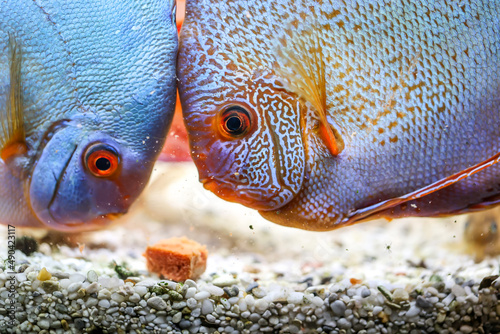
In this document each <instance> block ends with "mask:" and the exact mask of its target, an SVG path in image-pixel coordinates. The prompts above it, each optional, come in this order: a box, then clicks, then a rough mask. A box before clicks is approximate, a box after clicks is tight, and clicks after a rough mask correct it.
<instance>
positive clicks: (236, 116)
mask: <svg viewBox="0 0 500 334" xmlns="http://www.w3.org/2000/svg"><path fill="white" fill-rule="evenodd" d="M220 122H221V124H220V125H221V129H222V132H223V134H225V135H227V136H229V137H241V136H243V135H245V134H246V133H247V132H248V130H249V129H250V125H251V124H250V115H249V113H248V111H246V110H245V109H243V108H242V107H239V106H233V107H230V108H228V109H226V110H224V111H223V112H222V115H221V118H220Z"/></svg>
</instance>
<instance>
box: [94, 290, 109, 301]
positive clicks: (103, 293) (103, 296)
mask: <svg viewBox="0 0 500 334" xmlns="http://www.w3.org/2000/svg"><path fill="white" fill-rule="evenodd" d="M97 298H98V299H109V298H111V292H109V290H108V289H102V290H101V291H99V293H98V294H97Z"/></svg>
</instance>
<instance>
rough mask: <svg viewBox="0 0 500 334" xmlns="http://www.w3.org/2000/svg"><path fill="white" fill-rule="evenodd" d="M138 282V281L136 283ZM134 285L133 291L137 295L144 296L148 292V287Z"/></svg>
mask: <svg viewBox="0 0 500 334" xmlns="http://www.w3.org/2000/svg"><path fill="white" fill-rule="evenodd" d="M138 284H139V283H138ZM138 284H136V285H134V291H135V292H136V293H137V294H138V295H139V296H141V297H142V296H144V295H145V294H146V293H147V292H148V288H147V287H146V286H144V285H138Z"/></svg>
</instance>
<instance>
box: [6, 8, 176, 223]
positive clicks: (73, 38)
mask: <svg viewBox="0 0 500 334" xmlns="http://www.w3.org/2000/svg"><path fill="white" fill-rule="evenodd" d="M174 5H175V3H174V1H173V0H141V1H121V0H111V1H110V0H106V1H104V0H102V1H101V0H91V1H71V0H0V114H1V113H2V108H3V110H4V111H5V108H6V106H7V104H8V103H9V90H10V89H11V83H12V80H13V78H12V74H11V73H10V68H11V64H12V61H13V60H12V59H11V58H12V56H11V54H12V52H11V51H12V50H11V49H12V48H13V47H16V48H17V49H18V54H19V57H22V61H21V65H20V66H21V72H20V78H21V86H22V88H21V89H22V92H21V95H22V98H21V102H22V109H23V113H24V126H25V134H26V138H25V141H26V146H27V147H28V152H27V154H26V156H25V157H23V158H22V159H24V162H22V163H21V162H20V163H18V164H17V165H16V166H11V167H9V166H7V163H6V162H5V161H2V160H1V159H0V222H2V223H11V224H17V225H40V224H41V223H43V224H48V225H49V226H51V224H52V223H53V224H54V225H53V226H52V227H55V228H59V229H61V228H64V224H65V222H68V223H75V224H80V223H82V222H85V220H86V219H88V220H90V219H91V218H97V217H100V216H105V215H106V214H108V213H123V212H125V211H126V210H127V209H128V206H130V204H131V203H132V202H133V201H134V199H135V198H136V197H137V196H138V194H139V193H140V191H141V190H142V189H143V188H144V186H145V184H146V183H147V180H148V178H149V174H150V172H151V169H152V165H153V162H154V160H155V158H156V157H157V155H158V153H159V151H160V150H161V147H162V145H163V142H164V140H165V136H166V132H167V131H168V128H169V125H170V121H171V119H172V116H173V110H174V105H175V88H176V84H175V57H176V52H177V35H176V28H175V19H173V18H172V13H173V10H174ZM174 15H175V14H174ZM0 116H1V115H0ZM4 122H5V120H4ZM8 135H9V134H8V133H6V131H3V130H2V128H0V139H3V140H2V141H1V142H3V141H5V140H6V137H7V136H8ZM7 139H8V138H7ZM93 141H95V142H101V141H102V142H104V143H105V144H106V145H108V144H110V145H111V146H114V147H115V149H116V150H117V151H119V152H118V155H119V156H120V159H121V163H122V165H121V166H120V168H121V170H120V173H121V174H120V176H119V177H118V179H116V178H115V179H114V180H104V179H101V180H99V179H96V178H94V179H92V177H91V176H90V177H89V176H88V175H86V174H88V173H87V172H85V170H84V168H83V167H82V166H81V164H82V163H81V162H80V161H81V160H82V159H83V157H79V155H80V154H84V153H83V151H82V150H83V148H84V146H87V145H89V143H92V142H93ZM51 142H52V143H51ZM20 159H21V158H20ZM82 168H83V170H82ZM33 173H36V174H37V176H36V177H35V176H33ZM16 174H17V175H16ZM40 176H42V179H40ZM122 177H124V178H126V179H127V182H129V183H130V184H124V183H123V182H122V181H123V179H122ZM43 178H45V180H43ZM86 178H90V179H91V180H89V181H88V182H87V181H86ZM30 187H31V188H33V187H36V188H37V191H36V194H35V193H33V192H34V190H33V189H31V190H30ZM118 188H119V189H120V190H117V189H118ZM41 189H43V190H41ZM117 191H119V192H120V195H118V194H117ZM42 193H43V194H42ZM35 195H36V196H35ZM33 196H35V197H37V196H40V198H36V201H37V203H38V204H36V205H35V204H33V203H30V201H32V202H33V201H34V199H33ZM47 196H48V199H43V197H47ZM51 197H52V199H51ZM122 197H123V198H122ZM49 201H50V202H49ZM33 205H35V206H37V207H36V208H34V207H33ZM46 205H49V206H51V208H47V210H49V211H50V210H53V211H54V212H55V213H53V215H54V216H53V217H52V218H54V219H51V218H50V219H49V220H55V221H57V222H55V221H53V222H47V221H40V220H47V219H42V218H40V217H39V216H37V215H38V214H39V212H36V211H37V210H39V209H40V207H41V206H46ZM34 211H35V212H34ZM43 215H44V217H47V216H48V215H47V213H46V212H45V214H43ZM56 216H57V217H56ZM82 219H83V220H82Z"/></svg>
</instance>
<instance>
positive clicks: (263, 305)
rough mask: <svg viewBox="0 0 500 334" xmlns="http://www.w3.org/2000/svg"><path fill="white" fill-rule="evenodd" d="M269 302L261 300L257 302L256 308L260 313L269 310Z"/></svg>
mask: <svg viewBox="0 0 500 334" xmlns="http://www.w3.org/2000/svg"><path fill="white" fill-rule="evenodd" d="M267 306H268V302H267V301H266V300H265V299H259V300H257V301H256V302H255V308H256V309H257V310H259V311H264V310H265V309H267Z"/></svg>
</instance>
